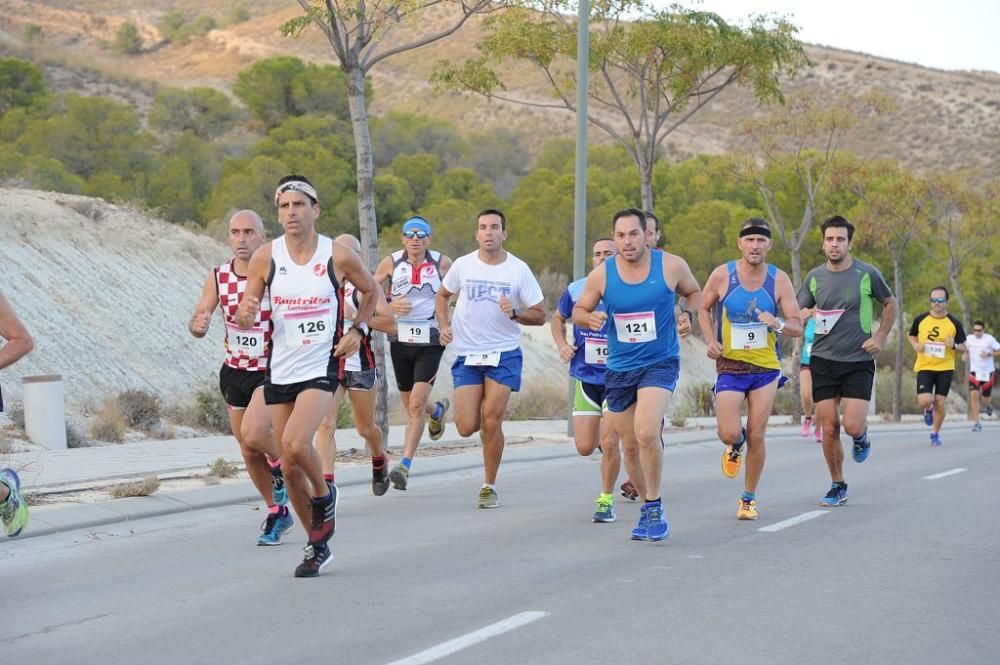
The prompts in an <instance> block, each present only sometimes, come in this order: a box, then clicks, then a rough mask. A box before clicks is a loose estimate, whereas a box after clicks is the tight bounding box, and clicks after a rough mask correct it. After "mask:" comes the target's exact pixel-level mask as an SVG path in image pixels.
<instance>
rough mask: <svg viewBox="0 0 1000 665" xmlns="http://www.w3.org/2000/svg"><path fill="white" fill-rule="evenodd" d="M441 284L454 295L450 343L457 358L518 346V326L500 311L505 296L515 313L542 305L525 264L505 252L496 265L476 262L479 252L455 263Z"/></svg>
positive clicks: (538, 291)
mask: <svg viewBox="0 0 1000 665" xmlns="http://www.w3.org/2000/svg"><path fill="white" fill-rule="evenodd" d="M442 285H443V286H444V288H445V289H447V290H448V291H450V292H451V293H457V294H459V295H458V303H457V304H456V305H455V311H454V312H453V313H452V317H451V333H452V343H451V346H452V347H453V348H454V350H455V353H456V354H457V355H460V356H464V355H468V354H470V353H489V352H491V351H513V350H514V349H516V348H517V347H518V345H519V344H520V343H521V325H520V324H519V323H517V322H516V321H514V320H513V319H511V318H509V317H508V316H507V315H506V314H504V313H503V310H501V309H500V297H501V296H505V297H506V298H507V299H508V300H510V301H511V303H513V305H514V309H516V310H524V309H527V308H529V307H534V306H535V305H537V304H539V303H541V302H542V298H543V296H542V289H541V287H540V286H538V280H536V279H535V275H534V273H532V272H531V268H529V267H528V264H527V263H525V262H524V261H522V260H521V259H519V258H517V257H516V256H514V255H513V254H511V253H510V252H507V259H506V260H505V261H504V262H503V263H501V264H499V265H490V264H487V263H483V262H482V261H480V260H479V251H478V250H477V251H475V252H472V253H471V254H466V255H465V256H461V257H459V258H458V259H456V260H455V262H454V263H453V264H452V266H451V270H449V271H448V274H446V275H445V276H444V281H443V282H442Z"/></svg>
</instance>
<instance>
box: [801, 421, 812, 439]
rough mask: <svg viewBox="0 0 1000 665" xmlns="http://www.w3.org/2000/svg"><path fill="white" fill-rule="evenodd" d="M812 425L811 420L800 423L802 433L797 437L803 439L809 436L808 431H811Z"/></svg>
mask: <svg viewBox="0 0 1000 665" xmlns="http://www.w3.org/2000/svg"><path fill="white" fill-rule="evenodd" d="M812 424H813V419H812V418H806V419H805V421H803V423H802V431H801V432H800V433H799V436H803V437H806V436H809V430H810V429H812Z"/></svg>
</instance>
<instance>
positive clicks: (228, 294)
mask: <svg viewBox="0 0 1000 665" xmlns="http://www.w3.org/2000/svg"><path fill="white" fill-rule="evenodd" d="M235 263H236V261H235V259H231V260H230V261H227V262H226V263H223V264H222V265H220V266H218V267H217V268H216V269H215V286H216V290H217V291H218V294H219V307H220V308H221V309H222V316H223V319H224V321H225V326H226V359H225V363H226V365H228V366H230V367H232V368H233V369H243V370H247V371H249V372H263V371H264V370H266V369H267V357H268V355H269V354H270V349H271V323H270V321H271V300H270V298H269V297H268V292H267V290H265V291H264V297H263V298H261V301H260V311H259V312H257V318H256V319H255V320H254V324H253V328H252V329H250V330H241V329H240V327H239V326H238V325H236V310H237V308H238V307H239V305H240V300H242V299H243V292H244V291H245V290H246V288H247V278H246V276H245V275H238V274H237V273H236V269H235Z"/></svg>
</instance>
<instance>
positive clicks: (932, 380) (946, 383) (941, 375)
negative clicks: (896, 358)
mask: <svg viewBox="0 0 1000 665" xmlns="http://www.w3.org/2000/svg"><path fill="white" fill-rule="evenodd" d="M954 375H955V372H953V371H952V370H948V371H946V372H935V371H934V370H931V369H922V370H920V371H919V372H917V394H918V395H922V394H926V393H934V394H935V395H941V396H942V397H947V396H948V391H949V390H951V379H952V377H953V376H954Z"/></svg>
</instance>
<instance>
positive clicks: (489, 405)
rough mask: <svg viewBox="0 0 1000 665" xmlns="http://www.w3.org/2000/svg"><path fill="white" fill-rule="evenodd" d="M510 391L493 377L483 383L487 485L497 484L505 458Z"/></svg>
mask: <svg viewBox="0 0 1000 665" xmlns="http://www.w3.org/2000/svg"><path fill="white" fill-rule="evenodd" d="M510 393H511V388H510V386H505V385H503V384H502V383H497V382H496V381H494V380H493V379H489V378H487V379H486V380H485V383H484V384H483V421H482V427H483V482H484V483H486V484H487V485H495V484H496V482H497V472H498V471H499V470H500V460H501V459H502V458H503V446H504V436H503V416H504V413H506V411H507V402H508V401H509V400H510ZM456 401H457V400H456ZM456 415H457V409H456Z"/></svg>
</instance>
